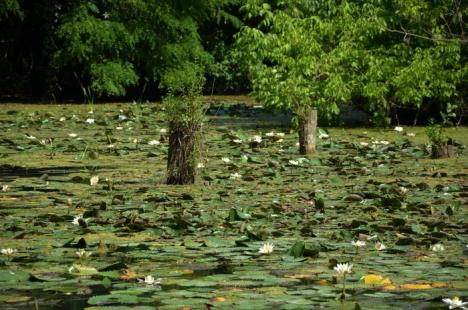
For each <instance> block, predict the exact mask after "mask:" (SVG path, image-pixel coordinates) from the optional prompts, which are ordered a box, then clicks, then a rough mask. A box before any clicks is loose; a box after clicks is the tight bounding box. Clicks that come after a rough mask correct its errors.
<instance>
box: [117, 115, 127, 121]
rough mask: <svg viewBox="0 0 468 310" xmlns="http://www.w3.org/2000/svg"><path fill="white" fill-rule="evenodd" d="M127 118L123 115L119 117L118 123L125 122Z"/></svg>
mask: <svg viewBox="0 0 468 310" xmlns="http://www.w3.org/2000/svg"><path fill="white" fill-rule="evenodd" d="M126 119H127V117H126V116H125V115H119V121H121V122H122V121H125V120H126Z"/></svg>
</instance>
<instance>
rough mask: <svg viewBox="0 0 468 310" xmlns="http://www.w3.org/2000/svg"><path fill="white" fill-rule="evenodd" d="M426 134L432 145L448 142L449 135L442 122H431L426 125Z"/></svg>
mask: <svg viewBox="0 0 468 310" xmlns="http://www.w3.org/2000/svg"><path fill="white" fill-rule="evenodd" d="M426 134H427V137H428V138H429V141H430V142H431V144H432V145H442V144H445V143H447V137H446V136H445V134H444V128H443V126H442V125H440V124H435V123H434V122H431V124H430V125H429V126H427V127H426Z"/></svg>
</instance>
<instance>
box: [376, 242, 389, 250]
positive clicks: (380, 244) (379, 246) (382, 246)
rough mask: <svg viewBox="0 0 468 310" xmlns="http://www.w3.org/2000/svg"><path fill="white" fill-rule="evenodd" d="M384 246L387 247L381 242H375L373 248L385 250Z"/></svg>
mask: <svg viewBox="0 0 468 310" xmlns="http://www.w3.org/2000/svg"><path fill="white" fill-rule="evenodd" d="M386 248H387V247H386V246H385V244H383V243H380V242H377V243H376V244H375V249H376V250H377V251H383V250H385V249H386Z"/></svg>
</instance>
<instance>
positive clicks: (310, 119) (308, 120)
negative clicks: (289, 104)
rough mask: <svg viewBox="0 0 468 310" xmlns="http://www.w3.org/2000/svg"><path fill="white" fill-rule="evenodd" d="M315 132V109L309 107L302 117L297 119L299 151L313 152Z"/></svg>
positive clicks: (305, 153) (302, 152) (303, 152)
mask: <svg viewBox="0 0 468 310" xmlns="http://www.w3.org/2000/svg"><path fill="white" fill-rule="evenodd" d="M316 132H317V110H316V109H313V108H311V109H310V110H309V111H307V113H306V116H305V118H304V119H301V120H300V121H299V153H300V154H302V155H309V154H314V153H315V139H316Z"/></svg>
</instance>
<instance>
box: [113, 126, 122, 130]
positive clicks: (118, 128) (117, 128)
mask: <svg viewBox="0 0 468 310" xmlns="http://www.w3.org/2000/svg"><path fill="white" fill-rule="evenodd" d="M115 129H116V130H122V129H123V127H122V126H117V127H115Z"/></svg>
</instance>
